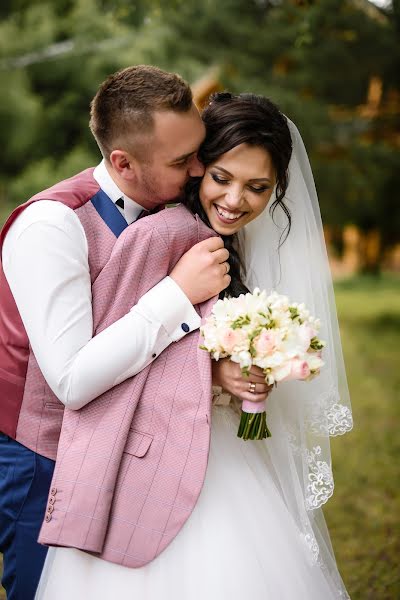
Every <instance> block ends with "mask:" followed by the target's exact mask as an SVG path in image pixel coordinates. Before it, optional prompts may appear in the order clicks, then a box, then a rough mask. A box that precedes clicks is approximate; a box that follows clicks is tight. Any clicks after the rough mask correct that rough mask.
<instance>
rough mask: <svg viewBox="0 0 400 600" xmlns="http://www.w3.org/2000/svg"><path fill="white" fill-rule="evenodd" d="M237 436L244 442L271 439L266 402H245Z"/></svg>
mask: <svg viewBox="0 0 400 600" xmlns="http://www.w3.org/2000/svg"><path fill="white" fill-rule="evenodd" d="M237 436H238V437H239V438H242V439H243V440H263V439H265V438H268V437H271V432H270V430H269V429H268V425H267V414H266V412H265V401H264V400H262V401H261V402H250V401H249V400H243V402H242V414H241V417H240V423H239V429H238V432H237Z"/></svg>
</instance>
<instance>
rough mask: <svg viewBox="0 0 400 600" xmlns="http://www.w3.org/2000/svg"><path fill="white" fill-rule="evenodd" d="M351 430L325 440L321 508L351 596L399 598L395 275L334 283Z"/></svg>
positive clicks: (399, 297)
mask: <svg viewBox="0 0 400 600" xmlns="http://www.w3.org/2000/svg"><path fill="white" fill-rule="evenodd" d="M336 301H337V306H338V313H339V320H340V325H341V330H342V339H343V344H344V353H345V360H346V366H347V374H348V380H349V386H350V393H351V399H352V404H353V413H354V422H355V425H354V430H353V431H352V432H351V433H349V434H347V435H345V436H344V437H342V438H335V439H334V440H333V441H332V455H333V467H334V474H335V480H336V490H335V494H334V496H333V498H332V499H331V500H330V501H329V502H328V504H327V506H326V508H325V516H326V519H327V521H328V525H329V528H330V532H331V536H332V541H333V545H334V548H335V551H336V557H337V561H338V565H339V568H340V571H341V574H342V577H343V579H344V581H345V583H346V585H347V588H348V591H349V593H350V596H351V598H352V600H396V599H397V598H400V574H399V562H400V536H399V533H400V531H399V529H400V527H399V525H400V499H399V481H400V469H399V456H400V453H399V450H400V435H399V431H398V430H399V426H400V403H399V400H400V394H399V392H400V360H399V358H400V352H399V346H400V280H399V279H393V278H381V279H378V280H375V279H367V278H364V279H355V280H350V281H348V282H343V283H340V284H337V285H336Z"/></svg>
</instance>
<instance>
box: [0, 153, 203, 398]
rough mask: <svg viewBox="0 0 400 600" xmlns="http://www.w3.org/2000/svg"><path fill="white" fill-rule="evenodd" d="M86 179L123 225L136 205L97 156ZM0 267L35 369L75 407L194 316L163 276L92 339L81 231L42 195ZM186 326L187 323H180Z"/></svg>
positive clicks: (7, 244)
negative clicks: (90, 179)
mask: <svg viewBox="0 0 400 600" xmlns="http://www.w3.org/2000/svg"><path fill="white" fill-rule="evenodd" d="M94 177H95V179H96V181H97V182H98V183H99V185H100V186H101V188H102V189H103V190H104V191H105V193H106V194H107V195H108V196H109V197H110V198H111V200H112V201H113V202H116V201H117V200H118V199H119V198H124V204H125V207H124V209H120V208H119V207H118V208H119V210H120V212H122V214H123V215H124V216H125V218H126V220H127V222H128V223H131V222H133V221H134V220H135V219H136V218H137V216H138V215H139V213H140V212H141V211H142V210H143V208H142V207H141V206H140V205H138V204H136V203H135V202H134V201H133V200H132V199H130V198H128V197H126V196H124V194H122V192H121V191H120V190H119V189H118V187H117V186H116V184H115V183H114V181H113V180H112V178H111V176H110V174H109V173H108V171H107V169H106V167H105V164H104V161H103V162H102V163H100V165H98V166H97V167H96V169H95V171H94ZM2 261H3V269H4V273H5V276H6V278H7V281H8V283H9V286H10V288H11V291H12V294H13V296H14V299H15V302H16V304H17V307H18V310H19V312H20V315H21V318H22V321H23V323H24V326H25V329H26V331H27V334H28V338H29V342H30V344H31V347H32V350H33V352H34V354H35V357H36V359H37V361H38V364H39V367H40V369H41V371H42V373H43V375H44V377H45V379H46V381H47V383H48V384H49V386H50V387H51V389H52V390H53V392H54V393H55V395H56V396H57V397H58V398H59V399H60V400H61V402H63V403H64V404H65V406H67V407H68V408H71V409H79V408H81V407H82V406H84V405H85V404H87V403H88V402H90V401H91V400H93V399H94V398H96V397H97V396H99V395H100V394H102V393H103V392H105V391H107V390H108V389H110V388H112V387H113V386H115V385H117V384H119V383H121V382H122V381H124V380H125V379H127V378H128V377H132V376H133V375H135V374H136V373H138V372H139V371H141V370H142V369H143V368H144V367H146V366H147V365H148V364H150V362H151V361H152V360H154V358H155V357H156V356H158V355H159V354H160V353H161V352H162V351H163V350H164V349H165V348H166V347H167V346H168V345H169V344H171V342H175V341H178V340H179V339H181V338H182V337H183V336H184V335H186V334H185V331H184V330H183V329H182V324H184V323H186V324H187V325H188V326H189V331H193V330H194V329H197V328H198V327H199V326H200V317H199V316H198V314H197V313H196V311H195V310H194V308H193V306H192V305H191V303H190V302H189V300H188V298H187V297H186V295H185V294H184V293H183V292H182V290H181V288H180V287H179V286H178V285H177V284H176V283H175V282H174V281H173V280H172V279H171V278H170V277H166V278H165V279H163V280H162V281H161V282H160V283H158V284H157V285H156V286H154V287H153V288H152V289H151V290H149V292H147V294H145V295H144V296H142V298H141V299H140V300H139V302H138V303H137V304H136V305H135V306H133V307H132V308H131V310H130V311H129V313H128V314H126V315H125V316H124V317H122V318H121V319H119V320H118V321H116V322H115V323H113V324H112V325H111V326H110V327H108V328H107V329H105V330H104V331H102V332H101V333H100V334H99V335H97V336H95V337H92V334H93V316H92V297H91V279H90V272H89V265H88V244H87V240H86V235H85V232H84V229H83V227H82V224H81V222H80V221H79V218H78V217H77V215H76V214H75V212H74V211H73V210H72V209H70V208H68V207H67V206H65V205H64V204H62V203H61V202H54V201H50V200H39V201H37V202H34V203H32V204H31V205H30V206H28V207H27V208H26V209H25V210H24V211H23V212H22V213H21V215H19V216H18V218H17V219H16V220H15V221H14V223H13V224H12V226H11V228H10V229H9V231H8V233H7V235H6V238H5V240H4V245H3V251H2ZM185 329H187V327H185Z"/></svg>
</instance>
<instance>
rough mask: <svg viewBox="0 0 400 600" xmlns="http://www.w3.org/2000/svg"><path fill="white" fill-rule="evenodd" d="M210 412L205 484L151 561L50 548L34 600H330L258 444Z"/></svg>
mask: <svg viewBox="0 0 400 600" xmlns="http://www.w3.org/2000/svg"><path fill="white" fill-rule="evenodd" d="M238 421H239V417H238V415H237V413H236V411H235V410H234V408H233V407H232V405H230V406H226V407H220V406H216V407H213V418H212V434H211V447H210V456H209V463H208V468H207V473H206V479H205V483H204V487H203V490H202V492H201V494H200V497H199V500H198V502H197V504H196V506H195V508H194V511H193V513H192V514H191V516H190V517H189V519H188V520H187V522H186V523H185V525H184V527H183V529H182V530H181V531H180V532H179V533H178V535H177V537H176V538H175V539H174V540H173V541H172V543H171V544H170V545H169V546H168V547H167V548H166V550H164V552H162V553H161V554H160V555H159V556H158V557H157V558H156V559H155V560H154V561H152V562H151V563H149V564H148V565H146V566H144V567H142V568H139V569H130V568H127V567H122V566H120V565H116V564H114V563H110V562H107V561H104V560H100V559H98V558H96V557H94V556H92V555H90V554H87V553H85V552H82V551H80V550H76V549H73V548H50V550H49V552H48V557H47V559H46V564H45V568H44V571H43V575H42V578H41V581H40V585H39V589H38V592H37V595H36V598H37V600H71V598H73V600H239V599H240V600H243V599H246V600H247V599H249V600H331V599H332V600H337V599H338V598H342V597H348V596H347V595H346V594H345V592H343V593H342V592H339V591H338V589H337V588H336V587H335V586H334V585H332V582H331V580H330V578H329V577H327V576H326V573H325V572H324V570H323V569H322V568H321V566H320V565H318V564H315V561H314V562H313V561H312V555H311V552H310V548H309V546H308V545H307V544H306V543H305V541H304V536H303V537H302V536H301V535H300V532H299V529H298V527H297V525H296V524H295V522H294V520H293V519H292V516H291V514H290V513H289V512H288V510H287V508H286V505H285V504H284V502H283V499H282V496H281V494H280V493H279V489H278V485H277V483H276V478H275V477H274V471H273V467H272V465H271V463H270V459H269V456H268V452H267V451H266V447H265V444H264V443H260V442H257V441H254V442H252V441H247V442H244V441H243V440H240V439H238V438H237V437H236V432H237V426H238Z"/></svg>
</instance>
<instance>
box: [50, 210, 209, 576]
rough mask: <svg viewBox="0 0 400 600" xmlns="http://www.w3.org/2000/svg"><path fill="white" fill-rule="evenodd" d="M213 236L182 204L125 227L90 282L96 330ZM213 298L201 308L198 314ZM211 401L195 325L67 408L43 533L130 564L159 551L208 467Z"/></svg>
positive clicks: (172, 534)
mask: <svg viewBox="0 0 400 600" xmlns="http://www.w3.org/2000/svg"><path fill="white" fill-rule="evenodd" d="M212 235H215V233H214V232H213V231H212V230H210V229H208V228H207V227H206V226H205V225H204V223H203V222H202V221H200V220H199V219H198V218H197V217H194V216H193V215H192V214H191V213H190V212H189V211H188V210H187V209H186V208H184V207H183V206H178V207H176V208H171V209H166V210H163V211H161V212H159V213H158V214H156V215H152V216H149V217H147V218H145V219H141V220H140V221H139V222H138V223H135V224H134V225H133V226H130V227H127V228H126V229H125V231H124V232H123V233H122V234H121V235H120V237H119V238H118V241H117V242H116V244H115V245H114V248H113V251H112V253H111V256H110V259H109V261H108V262H107V264H106V265H105V266H104V267H103V269H102V271H101V273H100V274H99V275H98V277H97V279H96V281H95V282H94V284H93V286H92V293H93V318H94V323H95V328H96V333H99V332H101V331H102V330H103V329H105V328H106V327H108V326H109V325H111V324H112V323H113V322H114V321H116V320H118V319H119V318H121V317H122V316H123V315H124V314H126V313H127V311H128V310H129V308H130V307H131V306H132V305H133V304H135V303H136V302H137V300H138V299H139V298H140V297H141V296H142V295H143V294H145V293H146V292H147V291H148V290H149V289H150V288H152V287H153V286H154V285H155V284H156V283H158V282H159V281H161V279H163V278H164V277H165V276H166V275H167V274H168V273H170V272H171V269H172V268H173V267H174V265H175V264H176V262H177V261H178V259H179V258H180V257H181V256H182V255H183V254H184V253H185V252H186V251H187V250H189V248H191V247H192V246H193V245H194V244H196V243H197V242H199V241H201V240H202V239H205V238H208V237H210V236H212ZM213 302H214V299H212V300H210V301H208V302H206V303H203V304H201V305H200V306H199V307H198V310H199V312H200V314H201V316H203V317H204V316H206V315H207V314H208V313H209V311H210V310H211V306H212V303H213ZM110 352H112V348H110ZM210 410H211V361H210V357H209V354H208V353H207V352H205V351H204V350H200V349H199V332H198V331H193V332H192V333H188V335H186V336H185V337H184V338H182V339H181V340H180V341H179V342H177V343H173V344H171V345H170V346H168V348H166V349H165V350H164V351H163V352H162V353H161V354H160V356H159V357H157V359H156V360H154V362H152V363H151V364H150V365H149V366H148V367H146V368H145V369H144V370H143V371H141V372H140V373H138V374H137V375H136V376H135V377H132V378H130V379H127V380H126V381H124V382H123V383H121V384H119V385H117V386H116V387H114V388H112V389H111V390H109V391H108V392H106V393H104V394H102V395H101V396H100V397H99V398H96V400H94V401H92V402H90V403H89V404H88V405H86V406H85V407H83V408H82V409H81V410H79V411H71V410H68V409H67V410H65V414H64V421H63V426H62V432H61V437H60V443H59V448H58V453H57V461H56V467H55V471H54V477H53V481H52V485H51V489H50V494H49V498H48V506H47V510H46V516H45V520H44V523H43V526H42V530H41V534H40V537H39V541H40V542H42V543H44V544H50V545H56V546H57V545H58V546H72V547H76V548H80V549H82V550H86V551H88V552H92V553H96V555H98V556H99V557H100V558H103V559H106V560H109V561H111V562H115V563H119V564H122V565H125V566H128V567H140V566H142V565H144V564H146V563H148V562H149V561H151V560H153V559H154V558H155V557H156V556H157V555H158V554H160V552H162V551H163V550H164V549H165V548H166V546H167V545H168V544H169V543H170V542H171V541H172V540H173V539H174V537H175V536H176V534H177V533H178V532H179V530H180V529H181V527H182V526H183V524H184V523H185V521H186V520H187V518H188V517H189V515H190V513H191V511H192V510H193V507H194V506H195V504H196V501H197V498H198V496H199V493H200V490H201V487H202V485H203V481H204V476H205V471H206V467H207V459H208V450H209V440H210Z"/></svg>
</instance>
